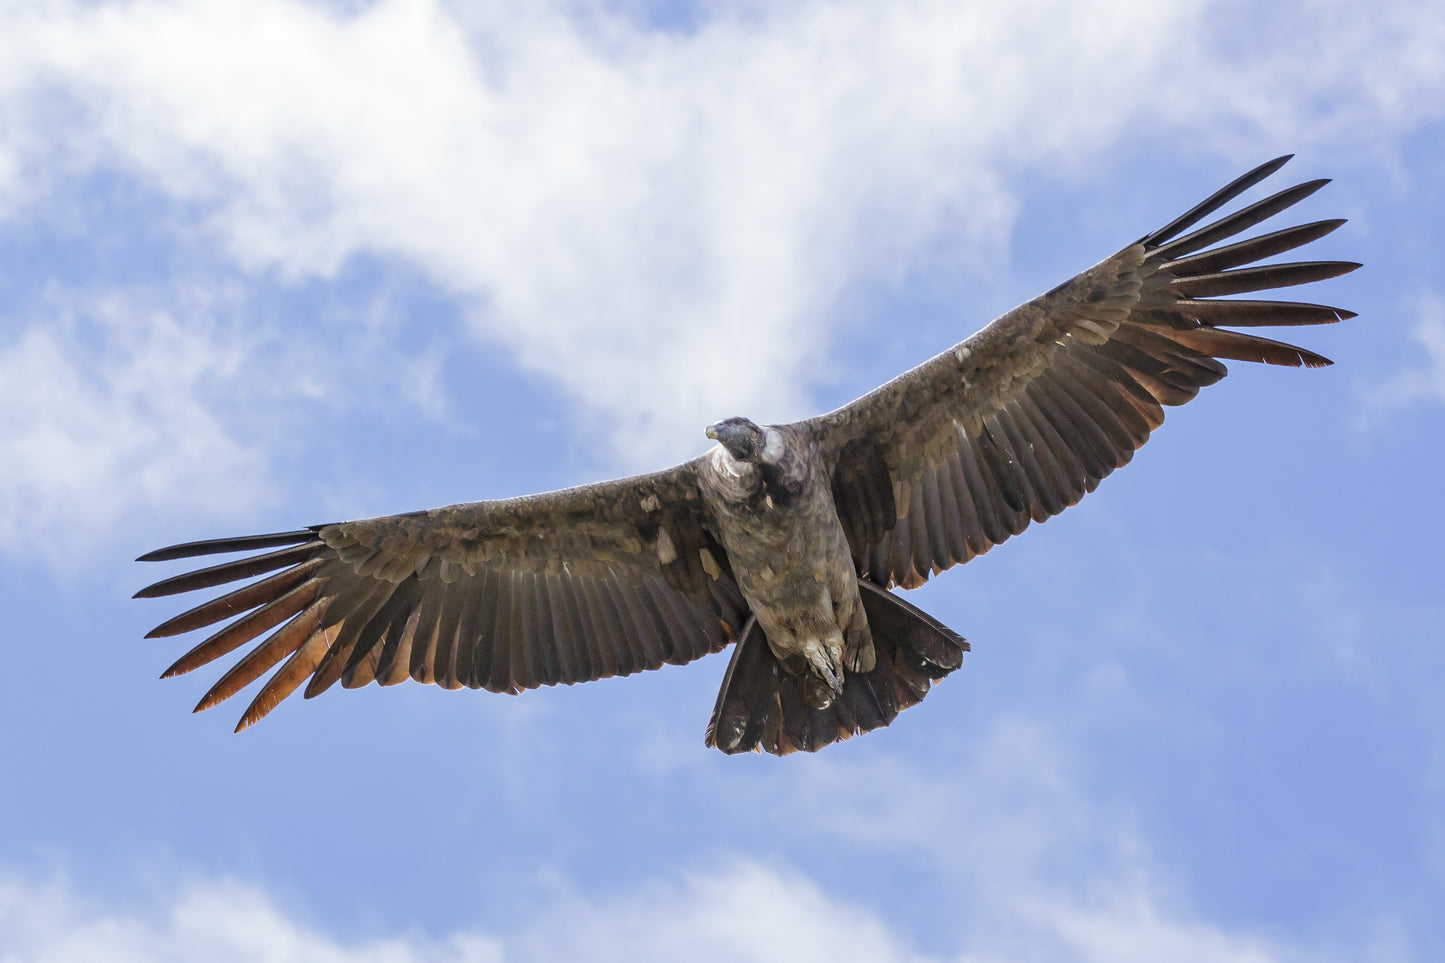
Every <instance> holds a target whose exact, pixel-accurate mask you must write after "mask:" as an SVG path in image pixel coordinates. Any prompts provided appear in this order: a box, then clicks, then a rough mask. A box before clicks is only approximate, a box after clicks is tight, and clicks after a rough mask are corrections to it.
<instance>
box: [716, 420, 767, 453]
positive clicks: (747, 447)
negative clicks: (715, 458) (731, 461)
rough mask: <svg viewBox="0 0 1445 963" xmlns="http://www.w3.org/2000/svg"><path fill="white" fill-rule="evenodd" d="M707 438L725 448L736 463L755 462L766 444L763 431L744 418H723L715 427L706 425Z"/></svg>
mask: <svg viewBox="0 0 1445 963" xmlns="http://www.w3.org/2000/svg"><path fill="white" fill-rule="evenodd" d="M707 436H708V437H709V438H711V439H713V440H714V441H716V442H718V443H719V444H720V445H722V446H723V447H724V448H726V449H727V450H728V453H729V454H731V455H732V456H733V457H734V458H736V459H737V460H738V461H757V460H758V459H759V458H760V457H762V454H763V446H764V445H765V444H766V443H767V436H766V435H764V434H763V429H761V428H759V427H758V426H757V425H755V424H753V423H752V422H751V421H748V420H747V419H746V418H724V419H723V420H722V421H719V422H718V423H717V424H715V425H708V427H707Z"/></svg>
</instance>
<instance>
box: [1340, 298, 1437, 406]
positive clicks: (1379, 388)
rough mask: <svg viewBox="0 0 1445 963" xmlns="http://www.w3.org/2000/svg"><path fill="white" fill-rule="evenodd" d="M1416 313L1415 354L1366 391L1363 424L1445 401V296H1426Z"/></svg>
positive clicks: (1413, 351) (1413, 331)
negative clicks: (1404, 410)
mask: <svg viewBox="0 0 1445 963" xmlns="http://www.w3.org/2000/svg"><path fill="white" fill-rule="evenodd" d="M1414 313H1415V315H1416V318H1417V320H1416V322H1415V324H1414V325H1413V326H1412V328H1411V331H1410V348H1411V354H1412V357H1410V358H1409V360H1408V361H1406V362H1405V364H1404V366H1403V367H1402V368H1401V369H1400V370H1398V371H1396V372H1395V373H1394V374H1392V375H1391V376H1389V377H1388V378H1386V379H1385V380H1384V381H1383V382H1382V383H1380V384H1378V385H1371V386H1370V387H1369V388H1367V389H1365V390H1364V406H1363V408H1362V409H1361V412H1360V418H1361V424H1362V425H1366V426H1369V425H1373V424H1376V423H1377V422H1378V420H1379V419H1380V418H1381V417H1383V416H1384V415H1386V414H1389V413H1391V412H1395V411H1398V410H1399V409H1401V408H1410V407H1415V406H1417V405H1428V404H1441V403H1445V298H1442V297H1441V296H1440V295H1438V294H1433V293H1432V294H1426V295H1423V296H1421V297H1420V298H1419V299H1418V302H1417V308H1416V310H1415V312H1414Z"/></svg>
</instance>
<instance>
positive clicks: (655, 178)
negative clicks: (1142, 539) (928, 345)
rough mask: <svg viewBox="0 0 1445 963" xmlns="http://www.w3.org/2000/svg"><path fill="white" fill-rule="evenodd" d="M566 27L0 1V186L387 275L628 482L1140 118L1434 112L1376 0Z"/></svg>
mask: <svg viewBox="0 0 1445 963" xmlns="http://www.w3.org/2000/svg"><path fill="white" fill-rule="evenodd" d="M586 9H587V11H588V12H587V15H586V16H580V15H577V14H576V12H575V8H573V7H571V6H569V5H565V4H557V5H534V6H532V7H529V8H527V10H526V12H522V11H520V10H519V8H517V7H516V6H515V5H508V4H494V5H474V6H473V7H470V8H467V10H466V11H465V12H462V11H460V10H458V9H456V8H451V7H446V6H443V5H441V4H438V3H436V2H434V0H384V2H380V3H376V4H369V5H367V6H366V7H365V8H364V9H362V10H360V11H359V12H355V13H345V14H343V13H335V12H330V11H327V10H325V9H323V8H320V7H317V6H314V5H309V4H303V3H299V2H295V0H258V2H256V3H253V4H249V5H247V6H246V7H245V8H241V7H237V6H235V5H231V4H224V3H214V2H196V3H189V4H181V3H171V2H159V0H148V2H136V3H127V4H117V5H92V4H79V3H53V4H44V5H33V4H23V3H21V4H9V5H6V6H5V7H4V8H0V11H3V16H4V21H5V22H4V24H3V26H4V30H3V36H4V38H5V39H4V40H0V53H3V59H4V60H5V62H6V67H5V68H3V70H0V110H3V112H4V114H5V115H6V116H7V117H10V118H13V119H14V121H15V122H14V123H12V124H11V125H9V126H8V128H7V129H9V130H11V131H12V133H11V134H9V135H7V140H6V142H5V143H4V144H0V158H3V160H0V185H3V184H4V183H8V184H10V185H11V186H10V190H11V193H12V207H13V206H14V205H15V204H19V203H20V201H19V200H17V199H16V197H17V196H18V195H17V194H16V192H22V193H23V192H24V191H26V189H27V188H26V187H24V186H21V185H30V184H42V185H43V184H45V183H47V182H50V183H54V182H55V181H56V179H57V178H60V179H62V180H63V179H64V177H65V176H67V175H66V172H70V173H71V174H83V173H85V172H87V171H92V170H97V169H103V170H120V171H123V172H125V173H126V174H127V175H128V176H131V177H134V178H136V179H137V180H138V181H140V182H142V183H144V184H146V185H147V186H148V187H149V189H151V190H153V191H155V192H157V193H159V194H160V195H162V196H165V197H169V198H174V199H177V200H181V201H184V202H186V203H187V204H190V205H193V206H194V208H193V209H194V210H195V212H196V214H197V216H198V217H199V218H200V219H201V220H202V221H203V222H204V223H205V224H206V225H208V228H209V230H210V231H211V232H212V234H211V236H212V237H214V238H215V239H217V240H218V242H219V243H220V244H221V245H223V246H224V249H225V250H227V251H228V252H229V254H230V256H231V257H233V258H234V259H235V261H236V262H237V263H238V264H241V265H244V266H250V267H259V266H269V267H274V268H275V269H277V270H279V271H280V272H282V273H283V274H285V275H290V276H293V277H300V276H310V275H320V276H329V275H331V274H332V273H333V272H335V271H336V270H337V268H338V265H340V264H342V263H343V262H345V261H346V259H348V258H350V257H352V256H354V255H356V254H357V253H359V252H364V251H365V252H375V253H379V254H381V255H383V256H390V257H398V258H402V259H405V260H406V261H407V262H409V263H412V264H414V265H417V266H419V267H420V268H421V270H422V271H423V272H424V273H425V274H426V275H427V276H428V277H430V278H431V279H433V280H434V281H435V282H436V283H438V284H439V285H442V286H443V287H445V288H447V289H449V290H451V291H453V292H455V293H456V295H457V296H458V297H459V298H460V299H461V300H462V301H463V302H464V303H466V304H468V305H469V306H470V313H471V316H472V318H473V319H474V322H475V325H476V328H477V330H478V331H479V332H480V333H482V334H484V335H485V337H487V338H488V339H492V340H496V341H500V342H501V343H502V344H504V345H506V346H508V347H509V349H510V350H511V351H512V352H514V353H515V356H516V357H517V358H518V359H519V360H520V362H521V363H522V364H523V365H524V366H526V367H527V368H529V369H531V370H533V371H537V372H541V373H543V374H545V375H547V376H549V377H551V378H553V379H555V380H556V381H557V382H558V383H559V384H561V385H564V386H565V387H566V389H567V390H568V392H570V394H571V395H572V396H573V397H574V398H575V399H576V400H577V401H578V402H580V403H581V407H582V409H583V410H584V411H587V412H589V413H591V414H592V415H593V416H596V417H598V418H599V419H600V420H602V421H603V422H604V423H605V424H606V425H608V426H609V428H610V429H611V432H612V438H613V440H614V441H615V442H617V443H618V445H619V447H620V450H621V451H622V452H623V453H624V454H623V456H622V459H623V460H624V461H625V462H627V465H628V466H630V467H637V466H640V465H648V466H650V465H652V464H654V463H656V462H657V461H658V460H659V459H664V458H667V457H676V456H679V455H682V454H686V453H690V452H691V451H692V450H694V449H695V448H696V446H697V444H698V440H697V437H696V436H697V426H698V425H699V424H704V423H706V422H707V421H709V420H711V419H712V418H714V417H717V416H719V415H720V414H725V413H728V412H731V411H734V410H746V411H749V412H750V413H754V414H757V415H760V416H761V417H764V418H768V419H782V418H786V417H789V416H795V415H800V414H804V413H807V412H808V411H809V410H810V407H811V406H810V404H809V393H810V391H811V389H812V388H813V387H815V386H816V385H817V383H818V382H819V380H820V379H822V378H824V377H826V373H827V371H828V365H827V358H828V356H829V354H830V350H829V344H830V338H831V337H833V336H835V333H836V330H837V327H838V324H837V318H838V316H839V314H840V307H841V306H842V303H841V302H842V299H845V298H846V297H847V295H848V292H849V291H853V290H857V288H856V287H854V285H858V284H865V283H868V282H884V283H888V282H890V281H892V280H895V279H897V278H898V277H899V276H900V274H901V271H902V269H903V267H904V266H905V265H906V264H908V263H909V261H910V259H912V258H915V257H917V256H918V254H919V252H920V250H922V249H923V247H924V246H926V245H928V244H930V243H934V242H938V241H940V240H945V241H946V242H947V244H948V245H949V246H950V251H951V253H952V254H953V255H954V256H955V257H956V258H957V259H958V261H959V262H961V263H964V264H967V265H969V266H970V270H972V271H974V272H982V271H985V270H986V269H987V268H989V267H990V266H997V265H998V264H999V262H1000V257H999V255H997V254H993V253H990V252H992V251H994V250H995V249H996V248H999V247H1001V244H1000V241H1001V239H1002V238H1003V236H1004V235H1005V233H1006V231H1007V229H1008V226H1009V224H1010V220H1011V218H1012V216H1013V212H1014V210H1015V208H1016V201H1015V197H1014V193H1013V192H1014V190H1015V189H1016V186H1017V181H1016V173H1015V172H1017V171H1028V170H1037V169H1042V168H1046V167H1048V168H1056V169H1064V170H1067V169H1070V168H1073V167H1077V165H1080V164H1084V163H1087V162H1089V160H1090V159H1092V158H1096V157H1098V156H1099V155H1100V154H1101V152H1103V151H1106V150H1108V149H1110V148H1111V147H1113V146H1114V145H1117V144H1118V143H1119V142H1120V141H1121V139H1123V138H1125V137H1128V136H1133V135H1140V136H1142V132H1144V131H1148V132H1150V136H1151V137H1153V138H1158V139H1161V140H1168V139H1171V138H1178V137H1180V136H1187V138H1188V140H1189V143H1190V148H1189V149H1190V152H1191V154H1193V153H1197V152H1198V151H1200V150H1204V151H1219V152H1226V153H1238V154H1239V155H1240V156H1241V157H1242V158H1243V159H1244V160H1247V161H1254V160H1257V159H1258V156H1259V153H1260V149H1261V148H1260V143H1261V141H1283V142H1286V143H1288V144H1289V145H1290V146H1294V147H1301V146H1307V145H1308V144H1309V143H1311V142H1313V141H1314V140H1316V139H1321V138H1325V139H1328V138H1331V137H1333V136H1334V134H1332V133H1331V132H1336V133H1337V132H1338V131H1340V130H1343V129H1348V130H1349V131H1350V132H1351V135H1352V137H1353V138H1355V139H1357V140H1361V141H1369V140H1371V138H1370V137H1369V136H1367V135H1366V134H1365V133H1364V132H1365V131H1377V132H1378V131H1381V130H1387V129H1388V130H1394V129H1400V128H1407V127H1409V126H1410V125H1413V124H1418V123H1421V122H1423V120H1424V119H1427V118H1429V117H1435V116H1439V113H1440V109H1439V107H1438V98H1434V97H1431V96H1429V92H1430V91H1432V90H1435V89H1436V88H1437V87H1438V86H1439V84H1440V82H1441V70H1442V68H1441V66H1440V62H1439V58H1437V57H1434V56H1427V55H1426V54H1427V53H1428V51H1430V50H1435V49H1438V44H1434V45H1433V46H1432V43H1434V41H1435V40H1438V23H1436V21H1438V18H1429V17H1422V16H1421V15H1420V10H1419V9H1418V4H1413V3H1409V2H1397V3H1394V4H1390V5H1387V6H1386V7H1384V8H1372V9H1371V10H1370V11H1368V13H1367V12H1365V11H1363V10H1361V9H1358V8H1357V7H1355V6H1353V5H1349V4H1344V3H1339V4H1330V5H1325V6H1323V7H1316V8H1312V11H1311V13H1310V14H1309V15H1308V16H1303V15H1301V16H1300V17H1299V18H1298V21H1297V22H1296V21H1294V20H1291V21H1290V22H1288V23H1285V24H1279V23H1275V24H1272V25H1271V24H1265V25H1263V26H1259V27H1253V25H1251V29H1253V31H1254V35H1257V36H1258V35H1268V34H1269V31H1270V30H1276V31H1288V32H1289V34H1290V37H1291V40H1292V42H1291V43H1290V44H1289V45H1288V48H1287V50H1279V51H1276V50H1251V49H1249V47H1248V45H1246V46H1245V47H1243V48H1241V47H1240V46H1239V45H1238V44H1237V40H1238V37H1239V36H1240V35H1241V33H1242V32H1248V31H1245V30H1243V29H1242V28H1243V27H1245V24H1244V23H1242V21H1250V20H1253V19H1254V18H1255V15H1256V12H1255V11H1252V10H1250V9H1247V8H1237V7H1236V6H1235V5H1232V4H1224V3H1208V2H1204V0H1194V2H1190V3H1181V4H1170V5H1167V6H1162V7H1161V6H1159V5H1157V4H1155V5H1142V4H1139V3H1137V2H1132V0H1093V2H1090V3H1086V4H1078V3H1065V2H1062V0H1036V2H1033V3H1029V4H1025V5H1022V6H1020V5H1013V6H1010V7H1008V8H997V9H994V8H991V7H987V6H986V5H984V6H979V5H974V6H969V7H960V6H959V5H958V4H954V3H948V2H943V0H916V2H912V3H904V4H892V5H889V6H887V7H879V6H877V5H873V4H863V3H855V4H832V3H800V4H790V5H787V6H785V7H767V8H761V7H759V8H747V9H746V12H736V11H728V10H722V11H719V12H717V13H716V14H713V15H710V16H709V17H708V18H706V19H704V20H703V21H701V22H700V23H699V24H698V25H697V28H696V29H695V30H692V31H690V32H686V33H678V32H667V31H655V30H651V29H649V28H647V27H646V26H645V25H641V24H639V23H637V22H636V21H635V20H632V19H629V18H626V17H624V16H621V15H615V14H611V13H608V12H606V10H605V9H599V8H595V7H592V6H588V7H587V8H586ZM1431 24H1434V25H1435V26H1433V27H1432V26H1431ZM1311 32H1314V33H1317V34H1318V36H1317V37H1314V38H1312V37H1311V36H1310V35H1311ZM1324 49H1328V50H1330V51H1332V53H1331V55H1330V56H1328V57H1321V56H1319V55H1318V54H1317V51H1319V50H1324ZM1362 58H1368V59H1369V61H1370V63H1371V65H1372V66H1371V68H1370V69H1367V70H1362V69H1360V65H1359V61H1360V60H1361V59H1362ZM1387 58H1388V59H1387ZM1041 63H1046V64H1048V65H1049V69H1048V70H1047V71H1039V70H1037V69H1035V67H1036V65H1038V64H1041ZM39 104H45V105H46V106H47V107H49V108H51V109H48V110H45V111H41V110H38V109H36V107H37V105H39ZM1432 105H1434V106H1432ZM42 118H43V123H42ZM1201 131H1212V132H1213V133H1208V134H1204V133H1201ZM1246 145H1247V146H1246ZM7 171H8V172H9V174H8V175H7V174H6V172H7ZM17 172H18V173H17ZM32 175H33V176H32ZM6 177H8V180H5V178H6ZM1097 253H1099V254H1103V253H1105V252H1102V251H1101V252H1097ZM843 313H845V312H843ZM974 320H975V321H982V320H984V319H982V318H977V319H974ZM965 333H967V332H965V331H960V332H959V334H960V335H962V334H965ZM717 362H721V363H717ZM660 400H665V401H666V403H665V404H662V403H660Z"/></svg>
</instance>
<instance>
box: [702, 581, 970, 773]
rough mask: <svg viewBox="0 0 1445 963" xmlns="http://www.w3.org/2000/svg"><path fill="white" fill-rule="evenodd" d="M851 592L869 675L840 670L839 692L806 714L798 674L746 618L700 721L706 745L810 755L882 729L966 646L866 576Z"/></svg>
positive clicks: (953, 663)
mask: <svg viewBox="0 0 1445 963" xmlns="http://www.w3.org/2000/svg"><path fill="white" fill-rule="evenodd" d="M858 592H859V595H861V596H862V599H863V610H864V612H866V613H867V615H868V626H869V628H870V629H871V630H872V632H873V646H874V651H875V653H876V655H877V661H876V664H875V665H874V667H873V671H871V672H847V673H846V674H845V677H844V682H843V693H842V695H840V696H839V697H838V698H836V699H834V700H833V703H832V705H830V706H828V708H826V709H814V708H812V707H811V706H809V705H808V703H807V702H806V701H804V698H803V677H802V676H801V675H799V674H796V673H793V672H790V671H789V670H788V669H787V668H786V667H785V666H783V665H782V664H781V663H780V662H779V661H778V658H777V656H775V655H774V654H773V650H772V647H771V646H769V645H768V640H767V636H765V635H764V634H763V630H762V627H761V626H760V625H758V623H757V620H756V619H755V618H749V619H748V622H747V625H746V626H744V628H743V632H742V638H741V639H740V640H739V642H738V643H737V645H736V646H735V647H734V649H733V656H732V661H731V662H730V663H728V670H727V674H726V675H724V676H723V682H722V689H721V691H719V692H718V697H717V705H716V706H715V707H714V708H713V712H712V719H710V720H709V721H708V724H707V740H706V741H707V744H708V745H709V746H715V747H717V748H718V749H721V750H722V751H723V752H726V753H729V754H731V753H736V752H750V751H755V750H759V749H765V750H767V751H768V752H771V753H774V754H775V755H780V756H781V755H786V754H787V753H790V752H797V751H799V750H802V751H803V752H816V751H817V750H819V749H821V748H823V747H824V746H827V745H831V744H833V743H834V742H838V741H839V740H842V739H848V738H850V737H852V736H853V735H855V734H857V733H859V732H868V731H870V730H872V729H881V728H883V727H884V726H886V725H888V724H889V723H890V722H892V721H893V720H894V718H895V717H897V715H898V713H900V712H902V711H903V710H904V709H907V708H908V707H909V706H912V705H916V704H918V703H919V702H920V701H921V700H922V699H923V697H924V696H925V695H927V694H928V689H929V687H930V686H931V685H932V684H933V682H934V681H935V680H938V679H941V678H943V677H944V676H946V675H948V673H950V672H952V671H953V670H954V669H956V668H958V667H959V665H961V664H962V663H963V653H964V652H966V651H968V643H967V642H965V641H964V640H963V639H962V638H961V637H959V636H958V635H957V634H955V633H954V632H953V631H952V630H950V629H949V628H948V627H947V626H945V625H944V624H943V623H941V622H939V621H938V620H937V619H935V618H933V617H932V616H930V615H929V614H928V613H926V612H924V611H922V610H920V609H918V608H915V607H914V606H912V605H910V604H908V603H907V602H905V601H903V599H901V598H899V597H898V596H896V595H894V594H893V593H892V592H889V591H887V590H885V589H881V588H879V587H878V586H876V585H874V584H873V583H872V582H869V581H867V580H866V579H859V580H858Z"/></svg>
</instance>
